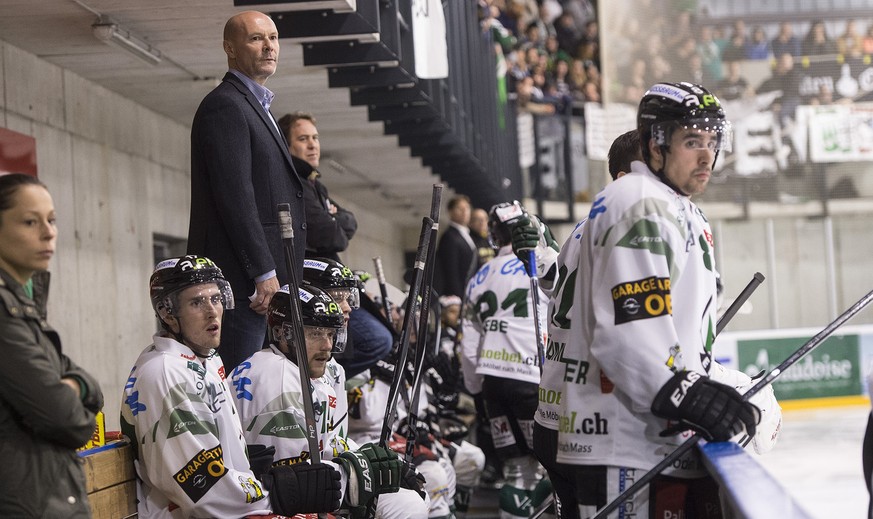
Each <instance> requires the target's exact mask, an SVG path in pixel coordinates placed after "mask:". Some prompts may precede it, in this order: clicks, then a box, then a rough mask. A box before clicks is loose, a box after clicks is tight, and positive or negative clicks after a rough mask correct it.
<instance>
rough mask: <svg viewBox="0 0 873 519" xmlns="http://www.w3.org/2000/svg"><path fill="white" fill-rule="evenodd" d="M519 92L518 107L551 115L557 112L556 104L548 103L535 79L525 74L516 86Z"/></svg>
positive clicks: (535, 112)
mask: <svg viewBox="0 0 873 519" xmlns="http://www.w3.org/2000/svg"><path fill="white" fill-rule="evenodd" d="M516 93H517V94H518V109H519V110H521V111H524V112H530V113H532V114H536V115H551V114H553V113H555V105H553V104H550V103H547V102H546V101H545V99H544V96H543V92H542V91H541V90H540V89H538V88H536V87H534V80H533V78H532V77H530V76H525V77H524V78H523V79H522V80H521V81H520V82H519V83H518V85H517V86H516Z"/></svg>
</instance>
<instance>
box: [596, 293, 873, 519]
mask: <svg viewBox="0 0 873 519" xmlns="http://www.w3.org/2000/svg"><path fill="white" fill-rule="evenodd" d="M871 301H873V291H871V292H869V293H867V295H865V296H864V297H862V298H861V299H859V300H858V301H857V302H856V303H855V304H853V305H852V306H851V307H849V308H848V309H847V310H846V311H845V312H843V313H842V314H840V315H839V317H837V318H836V319H834V321H833V322H831V323H830V324H829V325H827V326H825V327H824V328H823V329H822V330H821V331H820V332H818V333H817V334H815V335H814V336H813V337H812V338H811V339H809V340H808V341H806V343H804V344H803V346H801V347H800V348H798V349H797V350H796V351H795V352H794V353H792V354H791V355H789V356H788V358H787V359H785V360H784V361H782V363H780V364H779V365H778V366H776V367H775V368H773V370H771V371H770V372H769V373H768V374H767V375H766V376H764V377H762V378H761V380H759V381H758V382H757V383H756V384H755V385H754V386H752V387H751V388H750V389H749V390H748V391H746V392H745V393H744V394H743V400H744V401H748V400H749V399H750V398H751V397H752V396H754V395H755V394H756V393H758V392H759V391H761V389H763V388H764V387H765V386H766V385H767V384H770V383H772V382H773V381H774V380H776V379H777V378H778V377H779V376H780V375H781V374H782V373H784V372H785V370H787V369H788V368H790V367H791V366H793V365H794V364H796V363H797V361H799V360H800V359H802V358H803V357H805V356H806V355H807V354H809V352H811V351H812V350H814V349H815V348H816V347H818V346H819V345H821V343H823V342H824V341H825V340H826V339H827V338H828V337H829V336H830V335H831V334H833V333H834V332H835V331H836V330H837V329H838V328H839V327H840V326H842V325H843V324H845V323H846V321H848V320H849V319H851V318H852V317H854V316H855V315H856V314H857V313H858V312H860V311H861V310H863V309H864V308H865V307H866V306H867V305H868V304H870V302H871ZM698 441H700V435H699V434H694V435H692V436H691V437H690V438H688V439H687V440H685V442H684V443H682V444H681V445H679V447H677V448H676V450H674V451H673V452H671V453H670V455H668V456H667V457H665V458H664V459H663V460H661V462H660V463H658V464H657V465H655V466H654V467H653V468H652V469H651V470H650V471H649V472H647V473H646V474H645V475H643V477H641V478H640V479H639V480H637V482H636V483H634V484H633V485H631V486H630V487H629V488H628V489H627V490H625V491H624V492H622V493H621V495H619V496H618V497H617V498H616V499H615V500H613V501H612V502H611V503H609V504H608V505H607V506H606V507H604V508H603V509H602V510H600V511H599V512H597V515H595V516H594V517H593V518H592V519H605V518H606V516H607V514H609V513H610V512H612V511H613V510H615V509H616V508H618V506H619V505H621V504H622V503H623V502H625V501H626V500H628V499H629V498H631V497H633V496H634V494H636V493H637V492H638V491H639V490H640V489H641V488H642V487H643V486H644V485H648V484H649V483H650V482H651V481H652V480H653V479H654V478H655V476H657V475H658V474H660V473H661V471H663V470H664V469H665V468H667V467H669V466H670V465H672V464H673V463H674V462H675V461H676V460H678V459H679V458H681V457H682V456H683V455H684V454H685V453H686V452H688V451H689V450H691V448H692V447H694V446H695V445H696V444H697V442H698Z"/></svg>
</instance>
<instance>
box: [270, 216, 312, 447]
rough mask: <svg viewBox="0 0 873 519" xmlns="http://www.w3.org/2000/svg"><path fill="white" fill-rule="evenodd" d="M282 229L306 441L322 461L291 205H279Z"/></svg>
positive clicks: (280, 228) (280, 227) (280, 226)
mask: <svg viewBox="0 0 873 519" xmlns="http://www.w3.org/2000/svg"><path fill="white" fill-rule="evenodd" d="M278 213H279V215H278V217H279V230H280V232H281V234H282V247H283V249H285V266H286V267H287V268H288V280H289V281H288V293H289V295H290V296H291V297H290V298H289V299H291V317H292V321H293V323H294V326H293V327H292V328H293V330H294V349H295V352H296V353H297V370H298V372H299V374H300V390H301V392H302V394H301V400H302V401H303V417H304V420H305V422H306V441H307V443H308V444H309V456H310V459H311V460H312V463H318V462H320V461H321V451H319V448H318V428H317V426H316V421H315V407H314V406H313V404H312V383H311V382H310V376H309V355H307V354H306V337H305V336H304V334H303V314H302V313H301V311H300V295H299V292H298V290H299V287H300V283H299V281H298V279H297V269H296V268H295V265H297V261H296V259H295V258H294V227H293V221H292V219H291V205H290V204H279V207H278Z"/></svg>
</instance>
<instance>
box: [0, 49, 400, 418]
mask: <svg viewBox="0 0 873 519" xmlns="http://www.w3.org/2000/svg"><path fill="white" fill-rule="evenodd" d="M0 103H2V104H0V126H2V127H5V128H8V129H10V130H14V131H17V132H19V133H23V134H25V135H30V136H32V137H34V138H35V139H36V146H37V164H38V168H39V177H40V179H42V180H43V181H44V182H45V183H46V185H47V186H48V187H49V190H50V192H51V193H52V196H53V198H54V203H55V207H56V209H57V214H58V231H59V237H58V247H57V253H56V255H55V258H54V259H53V260H52V264H51V267H50V269H51V272H52V286H51V296H50V298H49V322H50V323H51V324H52V326H54V327H55V328H56V329H57V330H58V332H59V333H60V335H61V338H62V341H63V344H64V351H65V352H66V354H67V355H68V356H69V357H70V358H72V359H73V360H74V361H75V362H76V363H78V364H80V365H81V366H83V367H84V368H86V369H87V370H88V371H89V372H91V373H93V374H94V375H95V376H96V377H97V378H98V380H99V381H100V384H101V385H102V387H103V392H104V393H105V395H106V406H105V408H104V411H105V413H106V418H107V429H109V430H117V429H118V423H119V420H118V414H119V409H120V403H121V391H122V388H123V387H124V383H125V381H126V380H127V376H128V373H129V371H130V368H131V366H132V365H133V362H134V360H135V359H136V357H137V356H138V355H139V353H140V351H142V349H143V348H145V347H146V346H147V345H148V344H150V341H151V335H152V334H153V333H154V331H155V329H156V322H155V319H154V314H153V312H152V309H151V305H150V303H149V299H148V278H149V276H150V275H151V272H152V269H153V267H154V258H153V248H152V247H153V241H154V235H156V234H158V235H162V236H166V237H172V238H179V239H184V238H186V236H187V233H188V209H189V168H190V159H189V142H190V138H189V136H190V128H189V127H187V126H184V125H180V124H178V123H176V122H174V121H172V120H170V119H167V118H166V117H163V116H161V115H157V114H155V113H154V112H151V111H149V110H147V109H145V108H143V107H142V106H140V105H137V104H135V103H133V102H132V101H130V100H127V99H125V98H122V97H121V96H119V95H117V94H115V93H113V92H110V91H108V90H106V89H104V88H102V87H100V86H97V85H96V84H94V83H91V82H89V81H87V80H85V79H83V78H81V77H79V76H77V75H75V74H73V73H71V72H69V71H66V70H64V69H61V68H59V67H57V66H54V65H52V64H49V63H48V62H46V61H43V60H41V59H39V58H38V57H36V56H34V55H32V54H29V53H27V52H24V51H22V50H20V49H18V48H16V47H13V46H11V45H8V44H6V43H3V42H0ZM339 202H340V203H341V204H342V205H343V206H344V207H347V208H349V209H350V210H352V211H353V212H354V213H355V215H356V217H357V218H358V223H359V230H358V233H357V235H356V237H355V238H354V240H352V242H351V243H352V245H351V246H350V248H349V250H348V251H347V252H346V253H344V255H343V256H344V257H343V259H344V260H346V261H347V262H348V263H349V265H350V266H351V267H352V268H361V269H364V270H368V271H370V272H372V271H373V267H372V259H371V258H372V257H373V256H374V255H375V254H377V253H375V252H373V251H376V250H378V251H388V252H380V253H379V254H381V255H382V259H383V262H384V264H385V270H386V275H387V276H388V279H389V281H390V282H392V283H394V284H397V285H401V286H402V282H401V276H402V266H403V253H402V249H401V248H399V247H398V244H404V245H405V241H408V240H407V239H406V236H405V235H404V232H403V230H402V229H400V228H399V226H397V225H395V224H393V223H391V222H386V221H384V220H383V219H380V218H379V217H378V216H375V215H373V214H372V213H369V212H367V211H365V210H363V209H362V208H360V207H357V206H355V205H353V204H348V203H345V201H343V200H339ZM410 247H411V248H413V249H414V248H415V244H414V243H412V245H411V246H410Z"/></svg>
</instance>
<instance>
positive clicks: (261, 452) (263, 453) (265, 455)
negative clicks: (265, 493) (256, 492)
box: [246, 443, 276, 479]
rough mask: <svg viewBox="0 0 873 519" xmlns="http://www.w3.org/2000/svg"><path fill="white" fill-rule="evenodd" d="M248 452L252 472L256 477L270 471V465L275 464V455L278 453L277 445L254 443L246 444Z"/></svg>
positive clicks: (259, 477)
mask: <svg viewBox="0 0 873 519" xmlns="http://www.w3.org/2000/svg"><path fill="white" fill-rule="evenodd" d="M246 454H247V455H248V458H249V467H250V468H251V471H252V474H254V475H255V477H256V478H258V479H261V476H262V475H263V474H266V473H267V472H269V471H270V466H272V465H273V455H275V454H276V447H273V446H272V445H270V446H269V447H268V446H266V445H261V444H259V443H253V444H251V445H246Z"/></svg>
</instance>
